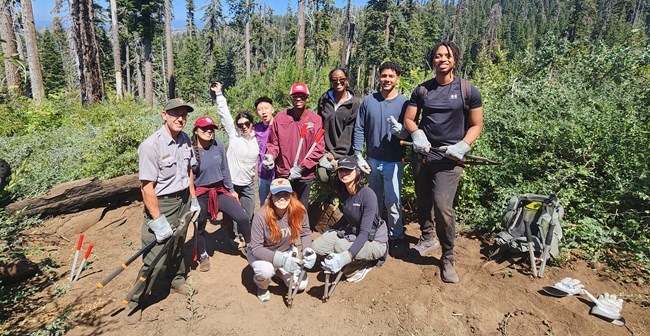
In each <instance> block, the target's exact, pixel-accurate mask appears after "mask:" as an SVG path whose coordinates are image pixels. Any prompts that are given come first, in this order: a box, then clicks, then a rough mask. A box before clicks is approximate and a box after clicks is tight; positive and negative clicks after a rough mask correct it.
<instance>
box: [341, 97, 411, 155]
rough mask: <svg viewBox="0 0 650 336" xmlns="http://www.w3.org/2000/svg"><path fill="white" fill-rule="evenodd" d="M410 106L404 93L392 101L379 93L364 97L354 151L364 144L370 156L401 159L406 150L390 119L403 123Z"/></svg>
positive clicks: (356, 129) (355, 129)
mask: <svg viewBox="0 0 650 336" xmlns="http://www.w3.org/2000/svg"><path fill="white" fill-rule="evenodd" d="M407 105H408V99H406V97H404V96H403V95H401V94H398V95H397V97H395V98H393V99H390V100H389V99H384V97H383V96H382V95H381V93H379V92H375V93H373V94H371V95H367V96H366V97H364V98H363V102H362V103H361V106H360V107H359V113H358V114H357V121H356V124H355V126H354V145H353V146H352V149H353V150H354V153H355V154H358V153H361V152H362V151H363V145H364V144H365V145H366V153H367V155H368V157H371V158H373V159H375V160H379V161H385V162H398V161H401V160H402V158H403V157H404V154H405V153H406V149H405V148H404V147H403V146H400V144H399V140H400V139H399V138H398V137H396V136H394V135H393V134H392V133H391V132H390V126H389V124H388V121H387V119H388V117H389V116H393V117H395V119H397V120H398V121H399V122H403V120H404V112H405V111H406V106H407Z"/></svg>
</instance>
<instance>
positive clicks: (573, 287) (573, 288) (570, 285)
mask: <svg viewBox="0 0 650 336" xmlns="http://www.w3.org/2000/svg"><path fill="white" fill-rule="evenodd" d="M553 287H554V288H556V289H559V290H561V291H563V292H566V293H567V294H569V295H579V294H585V295H587V296H588V297H589V299H590V300H591V301H593V302H594V303H595V304H596V305H595V306H593V307H592V308H591V314H592V315H597V316H600V317H604V318H606V319H609V320H620V319H621V311H623V299H620V298H618V297H617V296H616V295H614V294H609V293H603V294H601V295H599V296H598V298H596V297H594V296H593V295H591V293H589V292H588V291H587V290H586V289H585V286H584V285H583V284H582V283H580V280H578V279H573V278H564V279H562V280H561V281H560V282H558V283H556V284H555V285H553Z"/></svg>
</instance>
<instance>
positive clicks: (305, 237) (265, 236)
mask: <svg viewBox="0 0 650 336" xmlns="http://www.w3.org/2000/svg"><path fill="white" fill-rule="evenodd" d="M265 207H266V206H263V207H261V208H259V209H258V210H257V212H255V217H253V223H252V224H251V241H250V248H251V252H252V253H253V256H254V257H255V258H256V259H257V260H265V261H268V262H273V256H274V255H275V252H276V251H278V252H286V251H289V250H290V249H291V242H290V241H289V240H290V239H291V227H290V226H289V221H288V218H287V217H288V215H287V213H285V214H284V216H282V218H279V219H278V224H279V225H280V232H281V233H282V237H281V238H280V241H279V242H277V243H274V242H272V241H271V230H270V229H269V225H268V224H267V223H266V221H265V220H264V209H265ZM299 236H300V240H301V242H302V248H303V249H305V248H307V247H311V229H310V227H309V216H307V212H305V215H304V216H303V218H302V230H301V231H300V234H299Z"/></svg>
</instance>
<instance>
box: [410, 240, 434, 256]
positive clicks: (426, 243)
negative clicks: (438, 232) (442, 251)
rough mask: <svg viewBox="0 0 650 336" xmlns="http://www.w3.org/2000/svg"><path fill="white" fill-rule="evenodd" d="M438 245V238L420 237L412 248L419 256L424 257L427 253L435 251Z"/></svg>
mask: <svg viewBox="0 0 650 336" xmlns="http://www.w3.org/2000/svg"><path fill="white" fill-rule="evenodd" d="M438 247H440V243H438V239H436V238H431V239H427V240H424V239H422V238H420V240H419V241H418V243H417V245H415V247H414V248H413V249H414V250H415V251H416V252H417V253H419V254H420V256H421V257H424V256H425V255H427V254H429V253H433V252H435V251H436V249H437V248H438Z"/></svg>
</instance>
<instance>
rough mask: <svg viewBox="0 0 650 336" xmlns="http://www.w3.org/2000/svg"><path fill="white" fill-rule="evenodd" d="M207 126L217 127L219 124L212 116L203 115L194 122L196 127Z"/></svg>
mask: <svg viewBox="0 0 650 336" xmlns="http://www.w3.org/2000/svg"><path fill="white" fill-rule="evenodd" d="M207 126H212V127H214V128H217V125H216V124H215V123H214V120H213V119H212V118H210V117H201V118H199V119H196V122H194V127H195V128H196V127H207Z"/></svg>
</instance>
